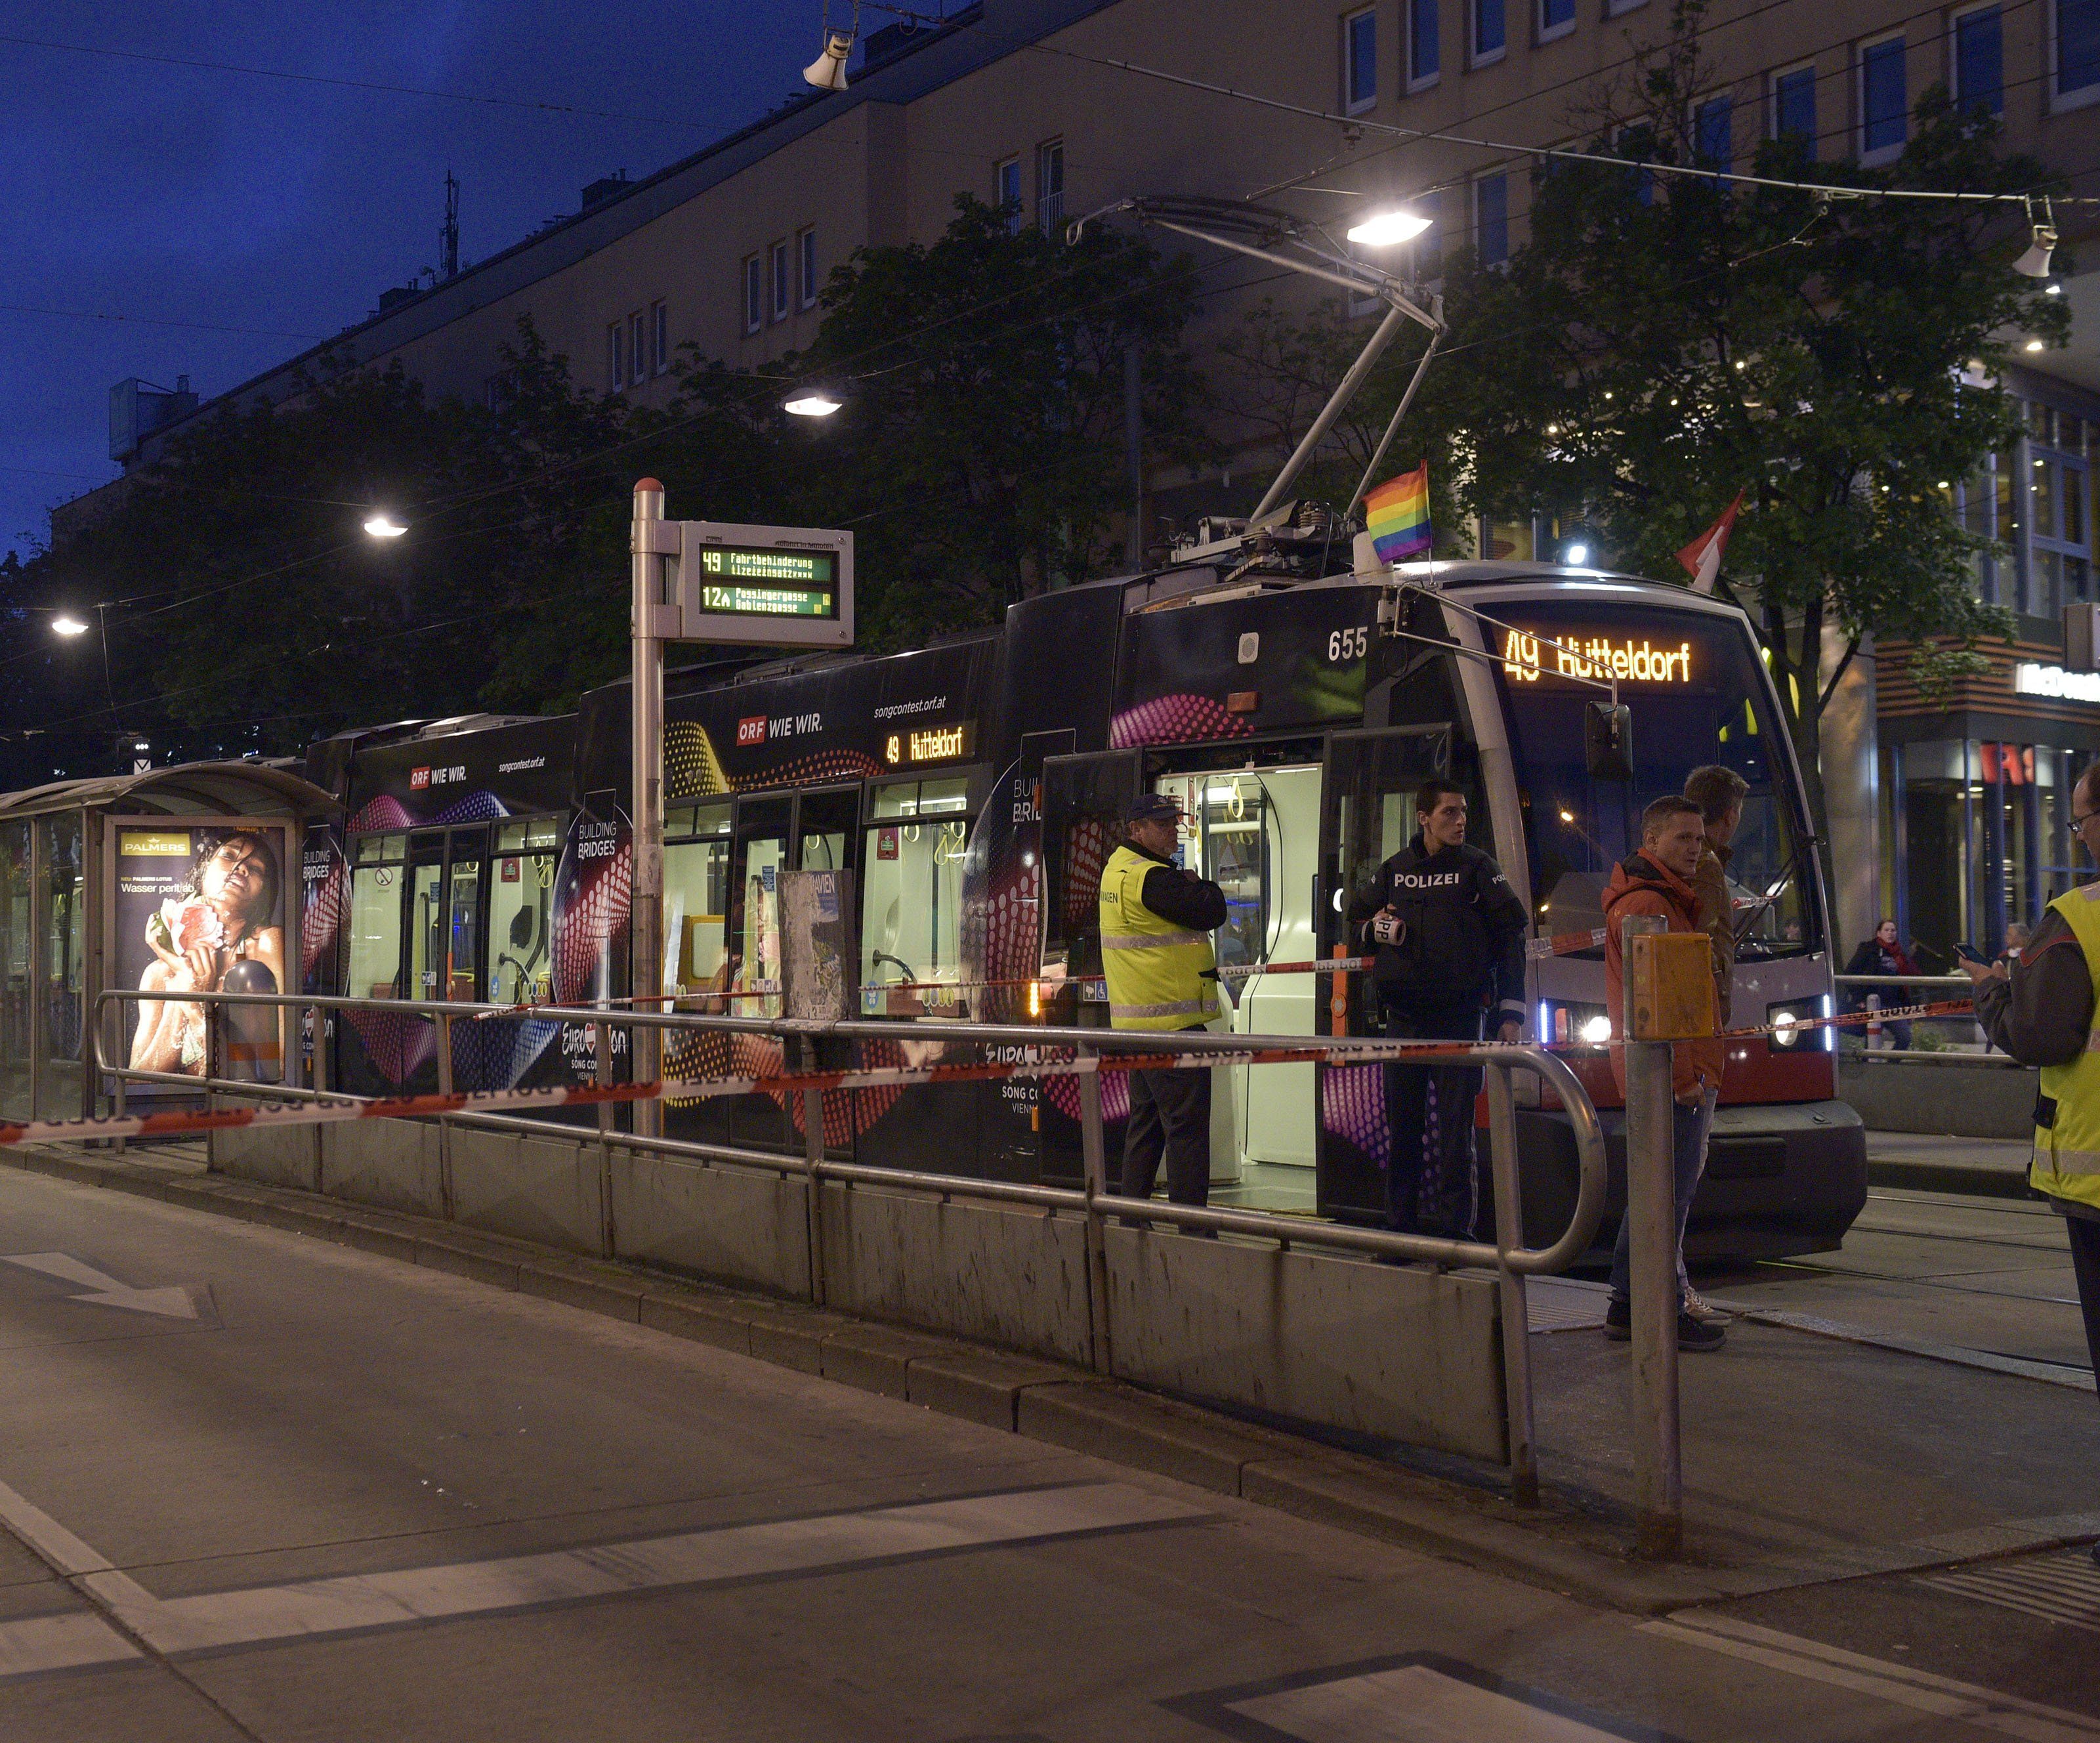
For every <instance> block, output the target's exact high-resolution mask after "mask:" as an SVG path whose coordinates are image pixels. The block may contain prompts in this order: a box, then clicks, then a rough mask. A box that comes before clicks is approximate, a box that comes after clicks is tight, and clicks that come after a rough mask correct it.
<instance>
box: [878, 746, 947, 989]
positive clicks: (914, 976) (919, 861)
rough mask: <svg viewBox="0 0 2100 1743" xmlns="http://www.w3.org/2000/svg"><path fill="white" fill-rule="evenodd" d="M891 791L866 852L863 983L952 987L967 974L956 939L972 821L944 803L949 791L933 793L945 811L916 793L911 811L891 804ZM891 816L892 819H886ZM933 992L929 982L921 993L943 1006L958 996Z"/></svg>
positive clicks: (940, 785)
mask: <svg viewBox="0 0 2100 1743" xmlns="http://www.w3.org/2000/svg"><path fill="white" fill-rule="evenodd" d="M899 784H900V785H901V786H902V787H903V788H905V789H907V792H909V789H911V788H912V787H914V786H915V785H916V786H920V787H924V788H932V787H938V788H949V787H951V786H952V787H954V788H958V789H960V788H961V786H962V784H963V783H960V782H953V783H950V782H945V781H942V782H934V781H926V782H923V783H913V782H909V781H907V782H903V783H899ZM886 796H890V795H889V793H887V792H885V793H879V794H878V795H877V804H876V818H877V819H878V821H876V823H872V824H871V825H870V826H869V827H868V831H867V853H866V854H865V855H864V856H863V868H862V898H861V929H860V935H861V947H860V950H861V960H860V974H861V984H862V986H880V985H881V984H882V983H883V982H891V983H895V982H901V981H918V982H937V983H939V984H940V985H942V986H953V985H955V982H957V981H959V980H960V978H961V977H962V959H961V955H960V951H959V950H958V949H957V943H958V936H959V933H960V930H961V927H962V921H963V856H964V854H965V852H967V850H968V847H969V838H970V829H969V820H968V818H966V817H964V816H960V815H958V814H955V813H953V812H951V811H949V810H946V809H945V802H946V799H947V798H948V796H949V795H947V794H946V793H940V794H936V795H935V803H936V804H937V805H942V806H943V809H941V810H933V809H929V808H926V807H924V805H922V804H921V802H920V796H918V795H912V796H911V801H910V802H911V809H910V810H885V809H884V807H883V805H882V803H881V801H882V800H883V799H884V798H885V797H886ZM956 796H958V797H960V793H958V794H957V795H956ZM894 802H895V801H894V799H893V803H894ZM885 817H888V818H889V819H893V821H888V822H884V821H880V819H883V818H885ZM930 991H932V988H930V987H929V988H927V989H926V990H925V991H922V992H921V994H920V999H921V1001H922V1002H924V1003H926V1004H931V1005H933V1006H935V1007H936V1008H938V1007H940V1006H941V1005H942V1004H944V1003H946V1002H948V1001H951V1000H952V999H953V997H954V995H947V999H946V1000H944V999H942V995H939V994H937V993H936V994H934V995H933V997H932V998H930V999H929V998H928V997H927V993H928V992H930Z"/></svg>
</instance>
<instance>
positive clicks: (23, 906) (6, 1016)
mask: <svg viewBox="0 0 2100 1743" xmlns="http://www.w3.org/2000/svg"><path fill="white" fill-rule="evenodd" d="M31 924H32V920H31V907H30V902H29V824H28V823H26V822H24V823H6V824H0V973H4V975H5V976H6V982H5V984H4V986H0V1115H4V1116H5V1117H6V1118H7V1119H29V1117H30V1114H31V1111H32V1110H31V1107H30V1101H29V1070H30V1067H29V1045H30V1042H29V1028H30V1025H29V1005H30V1001H31V999H32V997H33V992H32V988H33V984H34V983H33V977H32V975H31V973H30V971H29V955H30V943H31V934H30V926H31Z"/></svg>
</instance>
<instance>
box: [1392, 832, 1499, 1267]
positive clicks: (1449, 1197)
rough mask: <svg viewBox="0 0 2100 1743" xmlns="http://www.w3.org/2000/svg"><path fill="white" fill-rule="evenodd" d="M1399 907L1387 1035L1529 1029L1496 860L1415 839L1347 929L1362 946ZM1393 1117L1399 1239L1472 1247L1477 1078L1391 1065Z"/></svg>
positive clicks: (1466, 1036)
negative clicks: (1512, 1026)
mask: <svg viewBox="0 0 2100 1743" xmlns="http://www.w3.org/2000/svg"><path fill="white" fill-rule="evenodd" d="M1382 907H1390V908H1391V909H1392V911H1393V912H1394V913H1395V914H1396V915H1398V916H1400V919H1401V921H1402V923H1403V924H1404V925H1405V932H1404V933H1402V935H1401V939H1400V942H1398V943H1396V944H1380V945H1378V947H1377V949H1378V955H1377V960H1376V962H1375V964H1374V966H1373V968H1372V971H1371V974H1372V980H1373V983H1374V985H1375V986H1376V987H1377V989H1378V996H1379V1008H1380V1013H1381V1016H1382V1017H1383V1026H1384V1031H1385V1033H1386V1034H1387V1035H1391V1036H1393V1037H1395V1038H1397V1039H1407V1040H1463V1041H1476V1040H1478V1039H1480V1016H1481V1013H1482V1012H1483V1011H1484V1010H1485V1009H1488V1008H1489V1007H1492V1008H1493V1016H1492V1024H1493V1026H1500V1025H1501V1024H1502V1022H1506V1021H1510V1020H1514V1021H1515V1022H1523V1021H1524V933H1525V932H1526V931H1527V929H1529V921H1528V919H1527V916H1525V913H1524V904H1523V903H1522V902H1520V901H1519V900H1518V899H1517V897H1516V893H1515V891H1514V890H1512V889H1511V888H1510V886H1509V880H1507V878H1505V877H1504V876H1502V867H1500V866H1498V865H1497V864H1496V863H1495V862H1494V859H1493V857H1492V856H1490V855H1489V854H1484V853H1482V852H1481V851H1480V849H1478V848H1477V847H1471V846H1468V845H1464V844H1461V845H1458V846H1457V847H1443V848H1438V849H1436V850H1435V851H1434V852H1432V851H1431V850H1430V849H1429V847H1428V845H1427V842H1425V841H1424V840H1423V836H1421V835H1420V834H1419V833H1417V834H1416V836H1415V837H1414V840H1413V841H1410V842H1409V843H1408V844H1407V845H1406V846H1405V847H1404V848H1402V849H1401V850H1400V851H1399V852H1398V853H1396V854H1394V855H1393V856H1392V858H1390V859H1388V860H1387V861H1386V863H1384V864H1383V865H1382V866H1380V867H1379V871H1378V877H1377V879H1376V880H1375V881H1374V883H1373V884H1372V885H1371V886H1370V889H1368V890H1366V891H1365V892H1362V893H1361V894H1359V895H1358V897H1357V900H1356V902H1354V903H1353V904H1352V908H1351V912H1350V929H1351V931H1352V933H1354V934H1355V935H1356V936H1357V938H1359V939H1360V940H1361V941H1362V942H1364V943H1365V945H1370V944H1371V943H1373V942H1374V940H1373V938H1372V937H1371V933H1370V924H1371V921H1372V920H1373V919H1374V917H1375V916H1376V915H1377V913H1378V911H1379V909H1380V908H1382ZM1385 1092H1386V1119H1387V1125H1388V1128H1389V1130H1390V1132H1391V1133H1392V1163H1391V1166H1390V1167H1389V1169H1388V1171H1387V1176H1386V1211H1387V1217H1388V1219H1389V1220H1390V1221H1391V1222H1392V1226H1393V1227H1394V1228H1396V1229H1418V1230H1420V1231H1422V1232H1423V1233H1430V1234H1445V1235H1452V1236H1456V1237H1459V1238H1469V1237H1471V1234H1472V1233H1473V1218H1474V1213H1475V1210H1476V1207H1477V1205H1478V1203H1479V1199H1480V1192H1479V1185H1478V1169H1477V1165H1476V1159H1475V1157H1474V1151H1473V1106H1474V1103H1475V1101H1476V1100H1477V1099H1478V1097H1479V1096H1480V1072H1479V1071H1478V1070H1476V1069H1474V1068H1472V1067H1471V1066H1387V1067H1386V1073H1385Z"/></svg>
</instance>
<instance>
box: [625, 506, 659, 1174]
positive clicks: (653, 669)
mask: <svg viewBox="0 0 2100 1743" xmlns="http://www.w3.org/2000/svg"><path fill="white" fill-rule="evenodd" d="M663 518H664V487H663V486H662V485H661V484H660V483H657V482H656V480H655V479H653V478H645V479H642V481H641V483H638V484H637V485H636V486H635V487H634V524H633V538H632V540H631V541H630V548H631V549H632V552H633V570H634V606H633V653H634V666H633V691H634V718H633V723H632V735H633V747H632V750H631V752H630V754H631V755H632V757H633V781H632V782H631V783H630V785H629V792H631V793H632V794H633V806H634V812H633V818H632V819H631V820H630V821H631V823H632V825H633V841H634V855H633V870H632V873H631V876H630V884H629V910H628V911H629V916H630V917H629V922H628V924H629V933H628V936H629V938H630V939H631V940H632V941H633V949H632V951H631V957H632V961H633V977H632V984H631V986H629V991H631V992H632V993H633V995H634V999H635V1005H634V1008H636V1009H637V1010H641V1011H655V1010H660V1009H662V1008H663V1007H662V1006H661V1005H660V1004H655V1003H653V1002H651V1001H652V1000H653V999H655V996H656V995H658V994H660V993H661V992H662V991H664V984H663V981H664V942H663V938H662V937H661V933H662V931H663V924H664V922H663V915H664V641H663V638H662V637H661V636H660V634H659V633H657V632H658V629H659V628H660V616H661V615H662V607H664V604H665V603H666V601H665V598H664V580H663V576H664V558H663V557H662V556H661V555H660V554H658V552H657V550H656V549H655V546H656V545H658V544H659V543H660V541H658V540H657V539H655V537H653V536H652V535H653V534H654V533H655V530H656V527H655V526H652V524H651V523H657V525H660V524H661V523H662V521H663ZM629 1035H630V1036H631V1040H630V1043H629V1056H628V1057H629V1059H630V1060H631V1061H632V1062H633V1069H634V1080H635V1081H636V1082H637V1083H651V1082H654V1081H655V1079H656V1078H657V1077H658V1076H659V1075H660V1073H659V1072H658V1070H657V1061H658V1059H659V1057H660V1030H655V1029H653V1028H649V1027H647V1026H638V1027H637V1028H635V1029H633V1030H630V1031H629ZM662 1128H663V1114H662V1106H661V1104H660V1103H658V1102H655V1101H639V1102H637V1103H636V1104H635V1106H634V1131H635V1135H636V1136H638V1137H657V1136H661V1135H662Z"/></svg>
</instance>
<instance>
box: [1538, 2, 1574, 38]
mask: <svg viewBox="0 0 2100 1743" xmlns="http://www.w3.org/2000/svg"><path fill="white" fill-rule="evenodd" d="M1574 28H1575V0H1538V40H1539V41H1540V42H1551V41H1552V40H1553V39H1554V38H1555V37H1564V36H1566V35H1567V34H1568V32H1569V31H1571V30H1573V29H1574Z"/></svg>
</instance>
